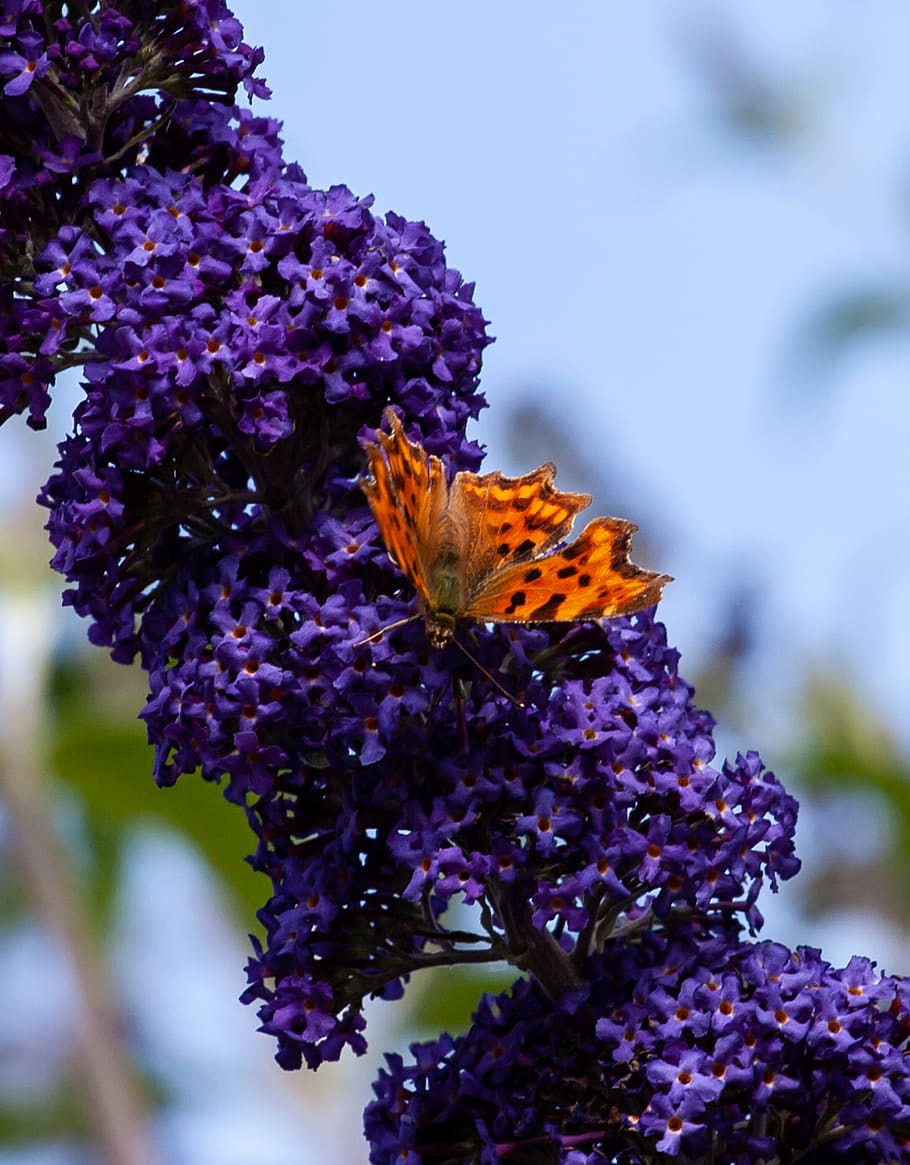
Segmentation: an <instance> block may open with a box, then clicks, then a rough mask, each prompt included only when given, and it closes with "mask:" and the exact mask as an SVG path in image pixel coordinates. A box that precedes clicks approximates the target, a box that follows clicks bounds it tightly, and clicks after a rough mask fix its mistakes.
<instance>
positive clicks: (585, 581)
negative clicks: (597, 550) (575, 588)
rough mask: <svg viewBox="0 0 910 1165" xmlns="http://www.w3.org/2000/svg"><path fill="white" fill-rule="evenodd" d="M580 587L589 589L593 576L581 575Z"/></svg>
mask: <svg viewBox="0 0 910 1165" xmlns="http://www.w3.org/2000/svg"><path fill="white" fill-rule="evenodd" d="M578 585H579V586H580V587H589V586H590V585H591V576H590V575H589V574H580V575H579V576H578Z"/></svg>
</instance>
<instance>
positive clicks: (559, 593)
mask: <svg viewBox="0 0 910 1165" xmlns="http://www.w3.org/2000/svg"><path fill="white" fill-rule="evenodd" d="M637 529H638V527H637V526H636V525H635V523H634V522H626V521H623V519H621V518H595V519H594V521H593V522H589V523H588V524H587V526H585V528H584V530H582V532H581V533H580V534H579V535H578V537H577V538H576V539H575V541H574V542H571V543H569V545H568V546H565V547H563V549H561V550H557V551H555V552H554V553H552V554H548V555H545V556H543V557H538V558H535V559H533V560H532V561H525V562H521V561H519V562H513V563H511V564H510V565H508V566H506V567H504V568H503V569H501V570H497V571H495V572H493V573H492V574H491V575H490V576H489V577H488V579H487V580H486V583H485V585H484V586H483V587H482V588H481V589H479V590H478V592H477V593H476V594H475V595H473V596H472V601H471V603H470V604H469V606H468V607H467V608H466V609H465V611H464V614H465V615H466V616H467V617H468V618H471V619H477V620H479V621H481V622H493V623H548V622H572V621H574V620H577V619H601V618H609V617H610V616H613V615H631V614H632V613H633V612H634V611H640V610H642V608H644V607H650V606H653V604H654V603H656V602H657V600H658V599H659V598H660V593H661V590H662V588H663V586H664V583H667V582H670V581H671V579H670V576H669V575H666V574H657V573H656V572H654V571H651V570H643V569H642V568H641V567H640V566H636V565H635V564H634V563H633V562H631V561H630V560H629V544H630V542H631V539H632V535H633V534H634V532H635V531H636V530H637Z"/></svg>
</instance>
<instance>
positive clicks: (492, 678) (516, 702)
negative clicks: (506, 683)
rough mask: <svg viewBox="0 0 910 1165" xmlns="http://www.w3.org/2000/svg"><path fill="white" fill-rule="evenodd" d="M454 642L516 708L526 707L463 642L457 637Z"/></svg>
mask: <svg viewBox="0 0 910 1165" xmlns="http://www.w3.org/2000/svg"><path fill="white" fill-rule="evenodd" d="M452 642H453V643H454V644H455V646H456V647H457V648H458V650H459V651H461V652H463V653H464V654H465V655H466V656H467V657H468V659H469V660H470V661H471V663H473V665H474V666H475V667H476V668H477V670H478V671H479V672H481V673H482V674H483V675H485V676H486V677H487V679H488V680H489V681H490V683H491V684H492V685H493V687H494V688H496V690H497V691H499V692H502V694H503V695H504V696H505V698H506V699H507V700H509V701H510V702H511V703H512V704H514V705H515V707H516V708H523V707H524V703H523V702H522V701H521V700H519V699H518V698H517V697H516V696H513V695H512V693H511V692H507V691H506V690H505V688H504V687H503V686H502V684H501V683H500V682H499V680H498V679H497V678H496V677H495V676H494V675H491V674H490V672H488V671H487V669H486V668H485V667H484V666H483V664H482V663H481V662H480V660H479V659H477V658H475V657H474V656H473V655H471V653H470V651H468V649H467V648H466V647H465V645H464V644H463V643H459V642H458V640H457V639H453V640H452Z"/></svg>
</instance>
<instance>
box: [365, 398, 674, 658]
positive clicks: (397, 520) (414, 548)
mask: <svg viewBox="0 0 910 1165" xmlns="http://www.w3.org/2000/svg"><path fill="white" fill-rule="evenodd" d="M385 423H386V426H387V428H388V430H389V431H388V432H387V433H386V432H383V431H382V430H377V432H376V440H375V441H371V442H367V443H366V444H365V446H364V447H365V451H366V455H367V459H368V462H369V473H370V476H369V477H367V478H361V481H360V485H361V488H362V490H363V492H364V493H365V494H366V496H367V500H368V501H369V503H370V506H371V508H372V510H373V516H374V517H375V519H376V524H377V525H378V526H379V531H380V533H381V534H382V537H383V541H384V542H385V546H386V549H387V550H388V552H389V556H390V557H391V558H392V560H393V561H394V562H395V563H396V564H397V565H398V567H399V568H400V569H401V571H402V572H403V573H404V574H405V575H406V576H407V578H408V579H409V581H410V582H411V583H412V584H413V585H414V588H415V589H416V591H417V593H418V595H419V596H420V601H421V604H422V608H423V615H424V617H425V619H426V628H427V638H428V639H429V641H430V643H431V644H433V646H434V647H442V646H444V645H445V644H446V643H448V641H449V640H450V639H451V638H452V635H453V634H454V631H455V625H456V623H457V622H458V620H459V619H473V620H475V621H476V622H480V623H488V622H489V623H550V622H560V623H561V622H575V621H576V620H582V619H602V618H608V617H610V616H612V615H630V614H632V613H633V612H634V611H640V610H641V609H642V608H644V607H651V606H653V605H654V604H655V603H656V602H657V601H658V599H659V598H660V595H661V590H662V588H663V586H664V584H665V583H668V582H671V581H672V580H671V578H670V576H669V575H666V574H657V573H656V572H654V571H650V570H643V569H642V568H641V567H639V566H636V565H635V564H634V563H632V562H630V560H629V544H630V541H631V538H632V535H633V533H634V532H635V531H636V530H637V529H638V527H637V526H636V525H635V523H634V522H627V521H624V520H623V519H622V518H595V519H594V520H593V521H592V522H589V523H588V525H587V526H585V528H584V530H582V532H581V533H580V534H579V535H578V537H577V538H576V539H575V541H574V542H568V544H565V545H564V543H566V540H567V538H568V537H569V535H570V531H571V529H572V525H573V523H574V521H575V515H576V514H577V513H578V512H579V510H583V509H584V508H585V506H588V505H590V503H591V495H590V494H578V493H562V492H560V491H559V490H557V489H556V488H555V487H554V485H553V479H554V478H555V476H556V466H555V465H553V464H552V462H547V463H546V464H544V465H541V466H540V468H539V469H535V470H533V471H532V472H531V473H526V474H524V475H523V476H522V477H506V476H505V474H502V473H468V472H465V471H460V472H458V473H456V474H455V475H454V477H452V479H451V482H450V481H449V480H448V479H447V477H446V472H445V468H444V466H443V463H442V461H441V460H440V459H439V458H438V457H436V456H435V455H434V454H428V453H427V451H426V450H425V449H424V448H423V446H422V445H419V444H417V443H416V442H414V441H410V440H409V439H408V437H407V435H406V434H405V431H404V428H403V426H402V424H401V421H400V420H399V418H398V417H397V415H396V414H395V412H394V411H393V410H392V409H391V408H387V409H386V411H385ZM406 621H407V620H406Z"/></svg>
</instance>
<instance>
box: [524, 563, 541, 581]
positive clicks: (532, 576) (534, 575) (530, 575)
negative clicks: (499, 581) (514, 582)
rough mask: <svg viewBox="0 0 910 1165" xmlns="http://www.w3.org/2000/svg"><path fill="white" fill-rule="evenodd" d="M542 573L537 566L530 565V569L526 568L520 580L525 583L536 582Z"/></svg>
mask: <svg viewBox="0 0 910 1165" xmlns="http://www.w3.org/2000/svg"><path fill="white" fill-rule="evenodd" d="M542 574H543V571H542V570H541V569H540V567H539V566H532V567H531V568H530V570H526V571H525V572H524V574H523V575H522V576H521V581H522V582H526V583H532V582H537V580H538V579H539V578H540V576H541V575H542Z"/></svg>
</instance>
